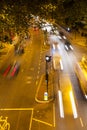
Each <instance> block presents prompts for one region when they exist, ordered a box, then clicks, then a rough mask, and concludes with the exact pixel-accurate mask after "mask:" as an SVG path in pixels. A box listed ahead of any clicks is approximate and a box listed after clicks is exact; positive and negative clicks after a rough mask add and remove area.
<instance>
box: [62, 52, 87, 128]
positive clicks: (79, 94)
mask: <svg viewBox="0 0 87 130" xmlns="http://www.w3.org/2000/svg"><path fill="white" fill-rule="evenodd" d="M76 52H78V50H77V51H76ZM82 52H84V51H82ZM82 52H81V53H82ZM74 54H75V51H74V52H72V53H67V56H68V59H67V58H66V60H67V62H68V65H66V66H65V65H64V63H65V62H66V60H65V62H64V60H63V66H65V67H64V69H66V70H67V71H65V72H68V74H69V76H70V78H71V81H72V84H73V89H74V93H75V96H76V100H77V103H78V111H79V116H80V120H81V122H82V125H83V126H84V127H87V124H86V120H87V113H86V108H87V104H86V101H85V99H84V98H83V95H82V92H81V90H80V85H79V82H78V80H77V77H76V75H75V72H74V64H75V62H77V60H78V58H77V56H78V55H76V56H75V55H74ZM80 55H81V54H80ZM71 57H72V58H71ZM67 62H66V63H67ZM67 66H68V67H67ZM67 68H69V69H67ZM63 72H64V71H63ZM82 106H83V107H82Z"/></svg>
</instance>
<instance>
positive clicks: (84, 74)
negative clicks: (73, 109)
mask: <svg viewBox="0 0 87 130" xmlns="http://www.w3.org/2000/svg"><path fill="white" fill-rule="evenodd" d="M75 73H76V75H77V78H78V80H79V83H80V87H81V90H82V93H83V94H84V97H85V99H87V71H86V69H85V68H84V66H83V64H82V63H81V62H78V63H76V65H75Z"/></svg>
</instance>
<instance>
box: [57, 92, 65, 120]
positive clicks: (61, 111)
mask: <svg viewBox="0 0 87 130" xmlns="http://www.w3.org/2000/svg"><path fill="white" fill-rule="evenodd" d="M58 95H59V108H60V117H61V118H64V108H63V99H62V92H61V91H60V90H59V91H58Z"/></svg>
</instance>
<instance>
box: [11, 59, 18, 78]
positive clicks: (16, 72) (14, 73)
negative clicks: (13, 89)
mask: <svg viewBox="0 0 87 130" xmlns="http://www.w3.org/2000/svg"><path fill="white" fill-rule="evenodd" d="M12 67H13V68H12V72H11V74H10V76H11V77H14V76H15V75H17V74H18V72H19V69H20V63H19V62H18V61H15V62H14V63H13V66H12Z"/></svg>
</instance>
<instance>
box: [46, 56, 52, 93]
mask: <svg viewBox="0 0 87 130" xmlns="http://www.w3.org/2000/svg"><path fill="white" fill-rule="evenodd" d="M45 60H46V75H45V76H46V77H45V78H46V83H47V93H48V80H49V75H48V62H50V61H51V56H45Z"/></svg>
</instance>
